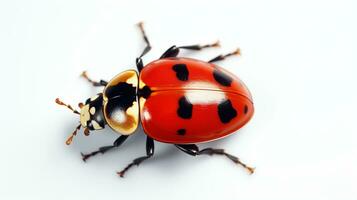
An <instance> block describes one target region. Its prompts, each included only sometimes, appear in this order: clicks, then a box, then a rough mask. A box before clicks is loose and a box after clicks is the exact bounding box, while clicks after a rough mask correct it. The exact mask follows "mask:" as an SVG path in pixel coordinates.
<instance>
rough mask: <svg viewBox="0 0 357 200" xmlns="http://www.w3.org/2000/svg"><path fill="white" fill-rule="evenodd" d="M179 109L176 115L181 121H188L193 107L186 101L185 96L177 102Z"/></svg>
mask: <svg viewBox="0 0 357 200" xmlns="http://www.w3.org/2000/svg"><path fill="white" fill-rule="evenodd" d="M178 104H179V107H178V109H177V115H178V116H179V117H181V118H183V119H190V118H191V117H192V107H193V105H192V104H191V103H190V102H189V101H188V100H187V98H186V97H185V96H183V97H181V98H180V99H179V101H178Z"/></svg>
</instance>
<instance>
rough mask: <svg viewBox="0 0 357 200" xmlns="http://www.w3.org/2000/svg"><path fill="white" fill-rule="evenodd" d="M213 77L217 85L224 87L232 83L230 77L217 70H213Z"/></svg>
mask: <svg viewBox="0 0 357 200" xmlns="http://www.w3.org/2000/svg"><path fill="white" fill-rule="evenodd" d="M213 77H214V79H215V80H216V81H217V82H218V83H219V84H221V85H223V86H226V87H228V86H231V84H232V81H233V79H232V77H230V76H228V75H227V74H225V73H224V72H222V71H220V70H218V69H214V70H213Z"/></svg>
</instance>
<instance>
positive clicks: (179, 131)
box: [177, 128, 186, 135]
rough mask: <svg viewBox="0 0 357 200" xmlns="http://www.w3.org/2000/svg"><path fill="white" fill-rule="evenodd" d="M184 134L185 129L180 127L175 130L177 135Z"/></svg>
mask: <svg viewBox="0 0 357 200" xmlns="http://www.w3.org/2000/svg"><path fill="white" fill-rule="evenodd" d="M185 134H186V129H183V128H180V129H179V130H177V135H185Z"/></svg>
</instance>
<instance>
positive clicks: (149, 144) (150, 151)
mask: <svg viewBox="0 0 357 200" xmlns="http://www.w3.org/2000/svg"><path fill="white" fill-rule="evenodd" d="M154 147H155V145H154V140H153V139H152V138H150V137H149V136H148V137H147V138H146V156H142V157H139V158H136V159H134V160H133V162H131V163H130V164H129V165H128V166H126V167H125V168H124V169H123V170H121V171H120V172H117V174H118V175H119V176H120V177H122V178H123V177H124V175H125V173H126V172H127V171H128V170H129V169H130V168H131V167H133V166H134V165H137V166H139V164H140V163H141V162H143V161H145V160H147V159H148V158H150V157H151V156H153V155H154V149H155V148H154Z"/></svg>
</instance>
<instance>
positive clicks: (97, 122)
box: [79, 93, 105, 132]
mask: <svg viewBox="0 0 357 200" xmlns="http://www.w3.org/2000/svg"><path fill="white" fill-rule="evenodd" d="M102 105H103V94H102V93H99V94H97V95H96V96H94V97H92V98H89V99H87V100H86V103H85V104H84V105H83V104H79V107H80V108H81V112H80V122H81V125H82V127H83V128H85V132H89V131H86V129H88V130H91V131H92V130H100V129H103V128H104V125H105V121H104V117H103V110H102Z"/></svg>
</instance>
